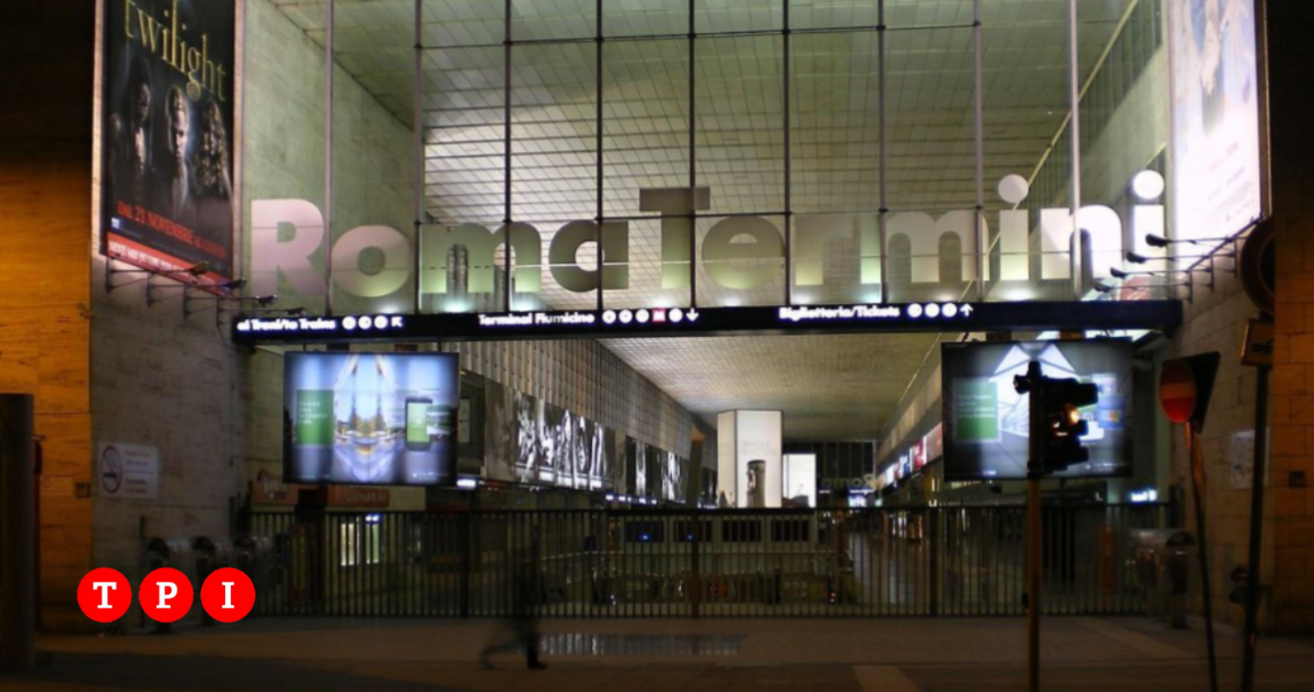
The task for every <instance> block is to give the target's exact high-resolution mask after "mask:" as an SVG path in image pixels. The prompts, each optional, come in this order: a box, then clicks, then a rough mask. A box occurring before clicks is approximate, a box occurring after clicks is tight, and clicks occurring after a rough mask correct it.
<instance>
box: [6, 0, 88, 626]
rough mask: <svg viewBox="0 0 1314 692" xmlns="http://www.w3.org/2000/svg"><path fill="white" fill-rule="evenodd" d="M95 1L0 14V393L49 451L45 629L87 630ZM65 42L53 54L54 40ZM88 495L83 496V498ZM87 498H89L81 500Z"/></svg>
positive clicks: (43, 521) (43, 526)
mask: <svg viewBox="0 0 1314 692" xmlns="http://www.w3.org/2000/svg"><path fill="white" fill-rule="evenodd" d="M95 27H96V14H95V6H94V4H93V3H86V2H81V1H78V0H52V1H51V2H41V3H14V4H13V6H6V7H5V8H4V9H3V10H0V64H3V65H4V66H5V70H6V77H5V78H4V79H2V80H0V103H4V104H5V106H4V108H3V112H2V114H0V124H2V125H3V126H0V209H3V210H4V213H3V214H0V238H3V239H4V249H3V250H2V251H0V266H3V269H0V392H6V393H23V394H32V395H33V396H34V397H35V407H36V434H37V435H38V437H39V439H40V442H41V446H42V452H43V461H44V468H43V472H42V475H41V479H40V480H41V482H42V483H43V488H44V490H43V491H42V492H41V493H40V498H39V499H40V504H41V509H40V517H39V519H38V522H39V526H40V547H39V551H40V562H41V565H40V570H41V571H40V580H39V588H40V590H41V594H40V598H41V603H40V607H39V609H38V610H39V616H40V618H41V621H42V624H43V625H44V626H45V627H47V628H53V629H76V628H80V627H85V625H86V623H87V620H86V618H85V617H84V616H83V615H82V614H81V612H80V611H79V610H78V607H77V602H76V600H75V597H74V594H75V593H76V589H77V584H78V582H79V581H80V580H81V579H82V576H83V575H84V574H86V573H87V571H89V570H90V569H91V567H92V562H91V541H92V529H91V499H90V498H89V497H86V496H85V494H84V493H85V490H86V489H88V488H90V486H91V484H92V483H93V482H94V480H95V479H93V478H92V473H91V465H90V460H91V456H92V452H91V409H90V402H89V400H88V378H89V373H88V358H87V343H88V339H89V335H90V331H91V319H92V310H91V305H90V304H91V297H90V292H91V287H90V281H91V278H90V273H91V272H90V269H89V265H90V258H89V257H88V248H89V247H90V246H91V239H92V226H91V219H92V197H91V192H92V187H91V186H92V167H91V138H92V132H91V122H92V108H93V103H92V89H93V77H92V66H93V65H94V62H95V58H94V55H95V54H94V53H93V43H92V38H93V36H94V32H95ZM51 36H59V37H62V38H63V39H64V40H61V41H60V42H59V49H58V50H51V49H50V48H49V44H48V43H47V41H48V40H49V37H51ZM79 488H81V489H82V490H83V491H84V493H79V492H78V490H79ZM79 495H82V496H79Z"/></svg>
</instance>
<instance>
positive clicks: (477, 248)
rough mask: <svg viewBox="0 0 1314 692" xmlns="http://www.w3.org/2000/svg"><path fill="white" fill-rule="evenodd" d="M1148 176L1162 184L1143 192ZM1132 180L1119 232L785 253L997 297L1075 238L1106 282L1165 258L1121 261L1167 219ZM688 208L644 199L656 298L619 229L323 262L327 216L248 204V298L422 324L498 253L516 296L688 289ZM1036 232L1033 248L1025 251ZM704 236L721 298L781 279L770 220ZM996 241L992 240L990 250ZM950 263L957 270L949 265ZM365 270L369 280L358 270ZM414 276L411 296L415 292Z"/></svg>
mask: <svg viewBox="0 0 1314 692" xmlns="http://www.w3.org/2000/svg"><path fill="white" fill-rule="evenodd" d="M1146 176H1149V177H1153V178H1155V180H1156V181H1157V182H1158V183H1159V184H1158V185H1145V184H1143V181H1144V179H1145V177H1146ZM1137 180H1138V185H1137V186H1135V189H1138V190H1146V189H1150V190H1154V192H1153V193H1152V194H1151V195H1144V197H1146V198H1148V199H1143V200H1142V201H1143V202H1144V203H1143V204H1137V205H1134V206H1132V207H1131V208H1130V209H1129V210H1128V211H1127V214H1126V215H1125V218H1124V216H1123V215H1120V214H1119V213H1118V212H1117V211H1115V210H1114V209H1113V208H1111V207H1108V206H1104V205H1088V206H1085V207H1082V209H1081V210H1080V211H1079V212H1078V214H1077V215H1076V221H1075V223H1074V218H1073V214H1072V212H1071V210H1070V209H1040V210H1038V211H1035V210H1027V209H1018V208H1009V209H1005V210H1003V211H999V212H997V213H995V214H991V215H986V214H981V215H978V214H977V213H976V212H975V211H973V210H960V211H949V212H945V213H941V214H938V215H933V214H928V213H924V212H915V211H906V212H892V213H889V214H888V215H886V218H885V220H884V221H885V229H884V232H883V233H882V230H881V215H880V214H876V213H872V214H857V215H834V214H827V215H796V216H794V229H795V230H794V233H793V235H792V238H793V242H792V243H790V244H789V246H788V247H789V260H790V262H789V265H790V266H791V269H792V271H791V274H792V281H793V286H794V287H796V288H806V287H810V286H822V285H823V284H826V285H830V283H828V281H827V277H826V276H825V272H826V268H827V267H833V266H834V262H835V260H834V259H833V258H831V259H828V258H827V248H828V246H831V245H833V243H835V242H845V243H847V244H848V246H850V247H856V248H857V250H858V252H856V253H850V254H847V255H844V256H843V257H842V258H841V259H840V261H842V262H847V263H849V265H851V266H849V267H847V268H845V269H846V270H845V271H844V272H842V274H843V275H844V276H852V277H855V278H856V281H857V283H858V285H859V286H879V285H880V284H881V281H882V277H881V272H882V269H883V265H885V267H884V268H885V269H886V271H891V272H892V271H893V269H892V267H891V266H890V264H889V263H890V262H894V261H896V259H897V260H898V261H899V262H901V264H900V267H902V269H901V271H903V272H904V273H905V274H906V275H907V278H908V280H909V281H910V282H911V285H913V286H918V285H922V286H930V287H935V286H937V285H948V284H960V283H961V282H969V281H975V280H977V279H979V278H984V279H985V280H986V281H989V282H992V283H993V284H996V285H998V284H1004V285H1011V284H1015V285H1017V286H1020V287H1026V286H1030V285H1031V284H1032V283H1034V282H1036V281H1041V280H1049V279H1069V278H1071V275H1072V266H1073V262H1072V260H1071V252H1070V248H1071V242H1072V236H1073V230H1074V228H1075V227H1077V226H1080V228H1081V229H1082V231H1083V232H1084V234H1083V237H1084V238H1086V251H1087V252H1088V253H1089V254H1088V257H1089V259H1090V266H1089V268H1088V271H1089V272H1090V274H1091V275H1092V276H1093V277H1094V278H1103V277H1106V276H1108V275H1109V269H1110V268H1111V267H1120V266H1122V263H1123V258H1124V251H1125V250H1128V249H1131V250H1135V251H1136V252H1138V253H1139V254H1142V255H1144V256H1147V257H1152V258H1156V257H1162V256H1163V251H1162V250H1160V249H1156V248H1152V247H1148V246H1143V245H1141V244H1140V241H1137V245H1136V246H1135V247H1132V248H1127V247H1125V243H1124V236H1125V235H1126V231H1127V230H1129V229H1130V230H1131V231H1132V233H1131V237H1133V238H1137V239H1143V238H1144V237H1145V235H1146V234H1147V233H1153V234H1156V235H1164V233H1165V222H1164V218H1165V217H1164V207H1163V205H1162V204H1161V203H1160V200H1159V199H1158V197H1159V196H1160V194H1161V191H1162V188H1163V185H1162V177H1159V174H1158V173H1155V172H1152V171H1143V172H1141V173H1140V174H1138V176H1137ZM1027 194H1028V187H1027V183H1026V181H1025V180H1024V179H1023V178H1022V177H1021V176H1017V175H1010V176H1006V177H1005V178H1004V179H1002V180H1001V181H1000V184H999V197H1000V200H1001V201H1002V202H1003V203H1004V204H1006V205H1009V206H1012V207H1016V206H1017V205H1020V204H1021V203H1023V202H1024V201H1025V199H1026V197H1027ZM691 196H693V197H696V198H697V200H696V201H695V202H694V203H695V204H696V205H697V206H698V208H699V209H704V208H707V207H708V206H709V205H708V204H707V202H708V200H709V199H710V191H708V190H707V189H706V188H699V189H698V190H697V191H696V193H695V194H693V195H691V194H690V190H688V189H683V188H678V189H647V190H641V191H640V209H641V210H642V211H644V212H650V213H652V214H653V215H654V216H653V218H654V219H655V220H659V221H660V228H661V230H660V240H659V246H660V259H659V261H660V267H661V269H660V271H658V272H653V276H654V278H653V279H652V280H651V285H635V283H634V281H633V280H632V276H631V272H630V269H631V259H630V222H628V221H604V222H603V223H602V224H601V227H599V225H598V224H597V223H596V222H595V221H590V220H581V221H571V222H568V223H565V224H563V225H561V226H560V227H558V228H555V229H552V232H551V237H550V239H549V240H548V242H547V244H546V245H547V247H546V253H547V257H546V261H545V258H544V257H543V254H544V242H543V235H544V234H543V230H544V229H540V228H538V227H537V226H535V225H533V224H530V223H511V224H506V225H503V226H500V227H498V228H489V227H486V226H482V225H479V224H473V223H463V224H456V225H451V226H441V225H421V226H419V228H418V231H417V233H418V238H417V239H414V240H418V242H414V241H413V238H412V237H409V236H408V235H407V234H405V233H402V232H401V231H399V230H397V229H396V228H392V227H390V226H383V225H364V226H358V227H355V228H351V229H349V230H346V231H345V232H342V233H340V234H335V236H336V237H335V239H334V240H333V242H332V247H331V248H330V249H329V250H328V253H327V259H326V258H325V249H326V245H327V243H326V233H325V228H324V216H323V213H322V212H321V211H320V209H319V208H318V207H317V206H316V205H315V204H313V203H311V202H309V201H306V200H304V199H263V200H256V201H254V202H252V204H251V256H250V272H249V275H250V277H251V280H252V284H251V286H252V289H253V290H254V291H255V292H256V293H258V294H280V295H282V296H283V297H284V298H289V299H292V300H294V301H300V302H302V303H305V302H306V301H312V302H313V301H315V300H323V299H324V298H325V297H326V296H327V294H328V292H329V290H330V288H329V287H330V284H332V290H333V291H334V294H335V295H339V293H338V292H342V294H345V295H348V296H352V297H353V298H354V299H355V300H356V301H357V304H360V301H362V300H363V301H364V302H365V303H366V304H369V305H371V306H373V308H374V310H373V311H377V312H385V311H386V312H419V310H415V309H414V308H415V305H416V303H415V301H416V300H417V298H418V300H420V301H422V303H421V304H425V305H427V304H429V303H428V302H427V301H430V300H432V299H435V298H436V297H441V296H444V294H448V293H450V292H453V291H456V290H459V291H460V292H461V293H463V294H466V295H479V294H491V293H493V292H494V290H495V284H496V283H497V282H498V280H499V278H498V273H497V272H496V270H495V267H496V265H497V263H498V260H497V257H498V253H499V251H500V250H501V249H502V248H503V247H504V246H505V247H509V248H510V250H511V254H512V257H513V263H512V267H511V269H512V272H511V273H512V277H511V278H512V279H513V280H514V290H515V293H516V294H517V295H533V294H539V293H541V292H543V291H544V288H545V287H544V285H543V284H544V282H545V281H548V280H550V281H552V282H554V283H555V284H556V286H557V287H558V288H559V289H561V290H564V291H568V292H573V293H588V292H593V291H596V290H598V288H599V285H601V286H602V288H603V290H604V291H615V290H629V289H637V290H646V289H651V290H653V291H660V290H669V289H687V288H689V287H690V276H691V274H692V272H691V271H690V258H691V255H692V250H693V248H692V242H691V236H692V235H693V234H691V233H690V230H689V223H690V220H689V217H688V209H689V207H690V197H691ZM992 216H993V219H992V218H990V217H992ZM992 222H993V223H994V224H995V229H994V230H992V229H991V227H990V224H991V223H992ZM1033 225H1035V228H1036V231H1037V234H1038V235H1039V241H1040V242H1039V243H1038V244H1036V247H1034V248H1033V247H1032V245H1033V243H1032V240H1031V236H1032V228H1033ZM699 235H700V236H701V238H702V240H701V245H700V246H699V248H698V254H697V257H698V259H699V261H700V262H701V265H700V266H701V268H702V269H703V270H705V272H706V276H707V277H708V280H710V281H711V282H713V283H715V284H716V285H717V286H718V287H720V288H721V289H728V290H749V289H754V288H758V287H760V286H764V285H767V284H769V283H771V282H773V281H779V280H780V279H781V276H782V274H783V272H784V271H785V269H784V266H785V262H783V261H782V260H783V259H784V258H785V255H786V243H785V238H784V236H783V235H782V233H781V231H780V229H779V228H778V227H777V225H776V224H775V223H774V222H772V221H770V220H768V218H766V217H759V216H734V217H725V218H721V219H719V220H717V221H716V222H715V223H713V224H712V225H711V227H710V229H708V230H707V231H706V232H705V233H704V232H702V231H700V232H699ZM992 237H994V238H995V240H994V241H988V239H990V238H992ZM599 240H600V243H601V248H602V258H603V268H602V270H601V272H599V268H598V266H597V264H596V262H589V263H587V264H581V263H580V262H578V261H577V259H576V257H577V254H578V253H579V251H580V250H581V248H583V247H584V246H586V245H591V244H594V243H597V242H598V241H599ZM458 248H459V249H460V250H461V251H463V253H464V254H463V257H464V261H463V262H462V264H461V267H460V268H459V270H453V268H452V267H453V265H452V264H451V257H452V256H453V252H454V250H456V249H458ZM417 252H418V254H419V257H418V260H419V261H418V262H417V261H416V260H417V257H416V253H417ZM949 252H952V253H953V255H952V257H953V258H954V259H957V261H953V260H949V261H947V262H946V261H945V260H946V258H948V257H949V255H947V254H945V253H949ZM982 254H987V255H991V256H992V257H993V256H997V261H996V260H994V259H992V260H990V261H982V260H981V256H982ZM882 257H884V258H885V259H884V260H882ZM648 261H649V262H653V261H652V260H648ZM653 264H654V265H655V264H656V262H653ZM366 265H368V266H369V269H368V270H367V269H363V268H362V267H364V266H366ZM326 266H327V270H326ZM417 267H418V271H419V284H418V290H417V287H416V286H415V285H414V284H413V283H412V278H413V276H414V275H415V273H416V271H417ZM456 273H459V274H460V275H461V276H460V277H459V283H460V286H459V288H453V284H454V283H456V280H458V277H455V276H453V274H456ZM600 274H601V275H600ZM330 275H331V277H332V279H331V281H330V279H329V276H330ZM836 279H837V277H830V280H831V281H835V280H836ZM289 294H291V295H289ZM385 308H387V309H385ZM449 311H450V310H449Z"/></svg>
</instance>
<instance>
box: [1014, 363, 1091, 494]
mask: <svg viewBox="0 0 1314 692" xmlns="http://www.w3.org/2000/svg"><path fill="white" fill-rule="evenodd" d="M1013 387H1014V388H1015V389H1016V390H1017V392H1018V393H1019V394H1030V395H1031V410H1032V415H1031V421H1032V426H1033V427H1039V430H1034V429H1033V430H1032V431H1031V434H1032V435H1033V436H1035V435H1039V437H1040V439H1039V445H1038V448H1037V449H1036V453H1035V455H1036V456H1037V457H1038V458H1036V459H1032V460H1031V463H1030V467H1031V470H1032V471H1033V472H1038V473H1040V474H1041V475H1050V474H1053V473H1055V472H1058V471H1062V470H1064V469H1066V468H1068V467H1069V466H1071V465H1073V464H1079V463H1081V462H1083V461H1088V460H1089V459H1090V451H1089V450H1087V449H1086V448H1085V447H1083V446H1082V445H1081V436H1082V435H1085V434H1086V432H1087V426H1086V421H1085V419H1083V418H1082V416H1081V408H1082V407H1083V406H1091V405H1094V404H1095V403H1096V402H1097V401H1099V398H1100V393H1099V388H1098V387H1096V386H1095V385H1093V384H1089V383H1085V382H1078V381H1077V380H1075V379H1072V378H1065V379H1058V378H1053V377H1045V376H1044V375H1042V374H1041V371H1040V363H1037V362H1035V361H1032V362H1031V363H1030V365H1028V367H1027V374H1026V375H1018V376H1016V377H1014V378H1013Z"/></svg>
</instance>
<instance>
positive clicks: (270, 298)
mask: <svg viewBox="0 0 1314 692" xmlns="http://www.w3.org/2000/svg"><path fill="white" fill-rule="evenodd" d="M244 286H246V279H234V280H232V281H228V282H225V283H222V284H214V285H211V286H208V287H205V286H198V287H196V288H218V289H226V290H230V291H231V290H237V289H240V288H242V287H244ZM201 302H206V303H210V302H212V303H214V304H215V307H214V326H215V328H216V329H217V328H219V327H221V326H223V315H224V313H233V312H263V311H265V310H266V309H268V308H270V306H272V305H273V304H274V303H276V302H278V296H277V295H274V294H272V293H271V294H269V295H264V296H230V295H209V296H193V295H192V294H191V292H190V291H185V292H184V296H183V319H187V318H188V317H189V316H191V315H193V314H195V313H198V312H200V311H201V310H202V309H204V308H196V307H193V305H194V304H195V303H201ZM225 303H229V304H234V305H237V306H238V307H236V308H234V309H232V310H225V309H224V304H225ZM251 304H254V305H255V307H254V308H243V307H242V306H243V305H251ZM293 310H297V308H291V309H285V310H284V311H286V312H287V313H288V314H294V313H293ZM295 314H300V313H299V312H297V313H295Z"/></svg>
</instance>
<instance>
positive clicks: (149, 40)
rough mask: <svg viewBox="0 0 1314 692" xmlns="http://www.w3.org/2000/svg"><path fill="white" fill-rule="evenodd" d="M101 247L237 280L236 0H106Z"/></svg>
mask: <svg viewBox="0 0 1314 692" xmlns="http://www.w3.org/2000/svg"><path fill="white" fill-rule="evenodd" d="M105 5H106V16H105V41H104V79H103V92H102V108H101V115H102V119H101V151H102V170H101V252H102V253H104V254H106V255H108V256H110V257H115V258H118V259H121V260H123V261H126V262H129V263H131V264H135V265H138V266H141V267H145V268H150V269H158V270H183V269H188V268H191V267H195V266H196V265H198V264H201V263H204V264H205V265H206V267H207V268H208V271H207V272H206V273H205V275H204V277H205V279H206V280H207V282H208V283H214V282H216V281H219V280H222V279H229V278H232V277H233V276H234V266H233V263H234V251H233V250H234V243H233V112H234V111H233V98H234V88H233V87H234V80H233V71H234V60H233V58H234V24H235V15H234V3H233V2H232V1H231V0H229V1H224V0H205V1H204V2H202V1H201V0H122V1H121V2H120V1H117V0H116V1H113V2H106V3H105Z"/></svg>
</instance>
